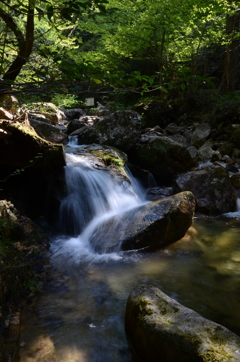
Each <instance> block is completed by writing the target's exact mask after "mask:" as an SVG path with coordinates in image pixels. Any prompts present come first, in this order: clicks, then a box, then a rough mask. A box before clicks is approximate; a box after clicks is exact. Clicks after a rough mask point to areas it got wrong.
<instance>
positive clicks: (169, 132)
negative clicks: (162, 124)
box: [165, 123, 184, 135]
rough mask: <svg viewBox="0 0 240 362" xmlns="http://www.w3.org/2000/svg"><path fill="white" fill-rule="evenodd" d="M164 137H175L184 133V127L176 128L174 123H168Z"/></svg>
mask: <svg viewBox="0 0 240 362" xmlns="http://www.w3.org/2000/svg"><path fill="white" fill-rule="evenodd" d="M165 132H166V135H176V134H182V132H183V133H184V127H182V126H178V125H177V124H176V123H170V124H169V125H168V126H167V127H166V128H165Z"/></svg>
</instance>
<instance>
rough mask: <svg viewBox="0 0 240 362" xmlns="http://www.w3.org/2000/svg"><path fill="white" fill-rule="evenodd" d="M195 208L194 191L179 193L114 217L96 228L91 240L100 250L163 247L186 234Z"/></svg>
mask: <svg viewBox="0 0 240 362" xmlns="http://www.w3.org/2000/svg"><path fill="white" fill-rule="evenodd" d="M194 211H195V200H194V197H193V195H192V193H191V192H183V193H179V194H177V195H173V196H170V197H166V198H164V199H161V200H158V201H153V202H151V203H148V204H145V205H142V206H140V207H137V208H134V209H133V210H130V211H127V212H124V213H123V214H122V215H117V216H116V217H111V218H110V219H108V220H106V221H105V222H103V223H102V224H101V225H99V226H98V227H97V228H96V229H95V230H94V232H93V234H92V237H91V238H90V243H91V244H92V246H93V248H94V249H95V250H96V251H97V252H99V253H105V252H111V251H116V249H117V248H119V247H120V249H122V250H133V249H146V250H147V251H149V250H154V249H159V248H161V247H163V246H164V245H167V244H171V243H173V242H175V241H177V240H179V239H181V238H182V237H183V236H184V235H185V233H186V231H187V230H188V228H189V227H190V226H191V224H192V218H193V214H194ZM116 226H117V227H116ZM116 230H117V231H116Z"/></svg>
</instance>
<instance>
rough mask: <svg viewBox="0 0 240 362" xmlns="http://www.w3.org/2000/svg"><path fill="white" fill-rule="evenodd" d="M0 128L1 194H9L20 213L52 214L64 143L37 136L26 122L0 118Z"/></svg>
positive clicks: (6, 195) (56, 203)
mask: <svg viewBox="0 0 240 362" xmlns="http://www.w3.org/2000/svg"><path fill="white" fill-rule="evenodd" d="M0 129H1V130H2V132H1V133H2V136H3V137H2V138H0V153H1V157H0V180H1V186H2V187H1V188H2V189H3V190H2V195H3V198H8V197H10V200H11V201H12V202H13V203H14V204H15V205H16V207H17V208H18V209H19V211H20V212H22V213H25V214H26V213H29V215H33V214H34V215H44V214H45V215H46V213H49V215H53V212H54V210H55V209H56V208H57V205H58V204H59V200H58V196H57V192H58V191H59V190H58V182H59V183H60V182H61V181H60V180H61V178H62V174H63V170H64V166H65V164H66V163H65V155H64V151H63V146H62V145H59V144H55V143H51V142H48V141H46V140H44V139H43V138H41V137H39V136H38V135H37V133H36V132H35V130H34V129H33V128H32V127H31V126H30V125H29V123H28V122H9V121H2V122H0ZM23 208H24V210H23Z"/></svg>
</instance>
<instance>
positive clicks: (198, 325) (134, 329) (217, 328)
mask: <svg viewBox="0 0 240 362" xmlns="http://www.w3.org/2000/svg"><path fill="white" fill-rule="evenodd" d="M125 329H126V334H127V338H128V340H129V343H130V346H131V349H132V351H133V356H134V357H135V358H136V360H139V361H141V362H149V361H151V362H159V361H166V362H194V361H199V362H200V361H202V362H212V361H215V362H223V361H231V362H237V361H239V360H240V338H239V337H238V336H237V335H235V334H234V333H232V332H231V331H229V330H228V329H227V328H225V327H223V326H221V325H219V324H217V323H215V322H212V321H210V320H208V319H206V318H203V317H202V316H201V315H199V314H198V313H196V312H194V311H193V310H191V309H188V308H186V307H184V306H182V305H181V304H180V303H178V302H177V301H175V300H174V299H172V298H170V297H168V296H167V295H166V294H164V293H163V292H162V291H161V290H159V289H158V288H156V287H153V286H139V287H137V288H135V289H134V290H133V291H132V293H131V294H130V296H129V298H128V300H127V306H126V315H125Z"/></svg>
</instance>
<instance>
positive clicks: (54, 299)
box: [17, 219, 240, 362]
mask: <svg viewBox="0 0 240 362" xmlns="http://www.w3.org/2000/svg"><path fill="white" fill-rule="evenodd" d="M239 233H240V229H239V228H237V227H234V228H232V227H230V226H229V225H228V224H226V223H225V222H222V221H215V220H214V219H212V220H195V221H194V225H193V227H192V228H190V231H189V233H188V235H187V236H186V237H184V238H183V239H182V240H180V241H178V242H176V243H174V244H172V245H170V246H168V247H167V248H164V249H162V250H159V251H158V252H155V253H144V254H142V253H138V252H125V253H121V254H120V255H121V257H119V258H118V257H116V259H114V258H112V257H111V256H110V258H109V259H107V258H104V256H101V258H98V257H96V256H95V257H94V256H93V257H92V259H91V260H90V257H89V253H88V251H87V252H86V257H85V258H84V257H79V260H78V262H77V261H76V260H77V259H78V258H76V260H75V263H74V264H71V263H70V264H69V263H68V262H67V258H66V257H65V256H64V254H63V255H62V256H61V258H53V260H52V261H53V270H52V272H51V274H50V275H49V283H48V284H47V286H46V288H45V290H44V291H43V293H42V294H41V295H40V296H39V297H38V298H36V299H33V300H32V302H31V303H30V304H29V305H28V306H27V307H26V308H25V311H24V313H23V318H22V319H23V322H22V327H21V337H20V343H25V344H24V346H23V347H22V348H21V350H20V357H19V359H18V360H17V362H39V361H43V360H44V358H43V356H44V355H45V357H46V355H47V354H48V353H49V354H51V353H53V352H54V356H55V357H56V358H55V359H51V358H50V359H47V361H49V362H54V361H57V362H66V358H67V361H72V362H74V361H78V358H79V361H80V362H106V361H107V362H131V361H132V359H131V355H130V352H129V350H128V345H127V341H126V338H125V332H124V312H125V306H126V300H127V298H128V295H129V293H130V292H131V291H132V290H133V288H134V287H135V286H137V285H139V284H151V285H154V286H156V287H158V288H160V289H161V290H162V291H164V292H165V293H167V294H168V295H169V296H171V297H173V298H175V299H177V300H178V301H179V302H180V303H182V304H183V305H185V306H187V307H189V308H192V309H194V310H195V311H197V312H199V313H200V314H202V315H203V316H205V317H207V318H209V319H212V320H214V321H215V322H217V323H220V324H223V325H224V326H226V327H227V328H229V329H231V330H232V331H234V332H235V333H237V334H240V315H239V308H240V273H239V262H240V243H239ZM70 240H71V241H70ZM77 240H78V239H77V238H69V248H70V249H71V247H72V245H71V243H73V247H74V243H76V242H78V241H77ZM74 250H75V249H74ZM116 255H117V254H116ZM38 335H39V336H41V335H44V336H45V338H46V337H47V338H48V339H46V345H45V346H44V347H43V345H41V346H40V347H39V337H38ZM53 346H54V351H53ZM39 348H40V350H39ZM29 353H30V354H31V356H32V357H31V358H32V359H29V360H28V359H25V357H26V355H29ZM39 355H41V358H42V360H41V359H38V358H39ZM21 356H22V357H21ZM23 356H24V357H23Z"/></svg>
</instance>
